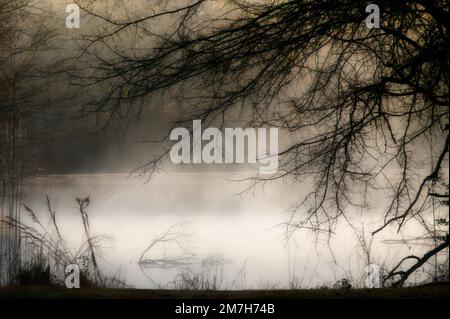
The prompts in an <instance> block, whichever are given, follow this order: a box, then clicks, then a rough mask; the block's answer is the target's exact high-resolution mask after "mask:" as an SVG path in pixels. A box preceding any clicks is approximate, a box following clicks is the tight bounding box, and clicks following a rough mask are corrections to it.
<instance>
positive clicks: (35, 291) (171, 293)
mask: <svg viewBox="0 0 450 319" xmlns="http://www.w3.org/2000/svg"><path fill="white" fill-rule="evenodd" d="M448 297H449V286H448V285H434V286H422V287H411V288H397V289H394V288H383V289H349V290H335V289H300V290H242V291H190V290H153V289H152V290H144V289H106V288H84V289H83V288H81V289H65V288H52V287H26V288H0V299H72V298H73V299H179V298H184V299H250V298H256V299H264V298H275V299H278V298H279V299H367V298H369V299H422V298H426V299H428V298H448Z"/></svg>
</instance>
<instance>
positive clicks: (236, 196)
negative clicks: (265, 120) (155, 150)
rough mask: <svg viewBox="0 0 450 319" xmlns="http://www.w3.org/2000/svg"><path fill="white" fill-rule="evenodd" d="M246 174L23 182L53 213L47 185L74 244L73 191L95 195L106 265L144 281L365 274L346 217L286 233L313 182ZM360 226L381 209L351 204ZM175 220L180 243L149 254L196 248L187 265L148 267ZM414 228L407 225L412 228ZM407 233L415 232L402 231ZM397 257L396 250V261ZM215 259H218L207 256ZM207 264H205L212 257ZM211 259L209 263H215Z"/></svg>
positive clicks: (310, 279) (37, 206)
mask: <svg viewBox="0 0 450 319" xmlns="http://www.w3.org/2000/svg"><path fill="white" fill-rule="evenodd" d="M248 176H249V175H248V174H244V173H234V174H233V173H222V172H213V173H211V172H208V173H205V172H170V173H160V174H156V175H154V176H153V177H152V179H151V180H150V181H149V182H147V183H146V182H145V180H143V179H142V178H138V177H136V176H128V175H126V174H85V175H48V176H42V177H33V178H30V179H28V180H27V181H26V183H25V191H24V193H25V195H24V196H25V197H24V202H25V203H26V204H27V205H29V206H30V207H32V208H33V210H35V211H36V213H37V214H38V215H39V216H44V215H45V214H46V201H45V194H47V195H48V196H49V198H50V200H51V203H52V207H53V209H54V210H55V211H56V214H57V222H58V224H59V225H60V227H61V231H62V233H63V234H64V236H65V237H66V238H67V241H68V243H69V246H70V247H74V248H77V247H78V246H79V244H80V243H81V236H82V234H83V232H82V228H81V227H82V224H81V220H80V214H79V211H78V205H77V203H76V201H75V198H76V197H83V196H90V199H91V204H90V206H89V207H88V209H87V211H88V213H89V218H90V224H91V230H92V233H93V234H103V235H109V238H108V239H107V240H105V241H104V242H103V248H102V254H101V265H102V268H103V270H104V272H105V273H108V274H112V275H118V276H120V277H121V278H122V279H124V280H125V281H126V282H127V284H129V285H131V286H134V287H137V288H155V287H170V285H171V282H173V280H174V279H175V278H177V275H179V274H180V272H182V271H183V270H185V271H186V270H189V271H192V272H195V271H201V269H202V265H203V271H204V272H208V273H209V275H211V276H212V275H213V274H220V278H221V279H220V280H221V283H222V284H221V287H220V288H222V289H245V288H274V287H276V288H287V287H289V283H290V282H293V281H294V282H295V283H296V284H297V285H301V286H302V287H316V286H320V285H323V284H328V285H330V284H331V285H332V284H333V283H334V282H336V281H337V280H339V279H341V278H344V277H345V278H350V277H352V276H353V277H354V278H352V280H353V281H354V282H355V283H356V281H358V280H359V281H360V280H361V276H363V274H364V267H365V263H364V258H363V255H362V251H361V249H360V248H359V247H358V240H357V238H356V235H355V232H354V230H352V229H351V228H350V227H348V226H346V225H344V224H343V223H342V224H341V225H340V226H339V227H338V229H337V230H336V235H333V239H332V240H331V241H330V242H329V245H328V241H327V238H326V237H323V238H319V239H318V240H316V237H315V236H313V235H312V234H311V233H310V232H308V231H298V232H296V233H295V234H294V235H293V236H292V237H290V238H289V239H287V238H286V228H285V227H284V226H283V225H282V224H283V223H284V222H285V221H287V218H288V217H289V216H290V212H291V210H290V207H292V206H293V205H295V203H296V202H297V200H298V198H300V196H299V195H301V194H303V193H304V192H305V191H307V186H306V185H302V184H301V183H298V182H297V183H292V182H290V181H281V180H280V181H276V182H271V183H267V184H265V185H264V187H262V186H258V187H256V188H253V189H250V190H248V191H246V192H244V193H242V191H244V190H246V189H247V187H248V186H249V183H248V182H236V180H242V179H243V178H245V177H248ZM353 216H354V218H355V219H354V223H353V225H354V226H355V228H357V229H358V231H361V230H362V227H363V226H364V228H365V230H366V232H367V233H366V235H367V237H370V236H369V235H370V234H369V231H370V230H371V229H372V230H373V229H374V228H375V226H374V225H377V224H378V223H376V222H377V221H380V217H381V215H380V214H379V212H375V211H373V212H371V211H369V212H367V211H366V212H365V214H364V215H362V214H361V212H356V211H355V212H354V213H353ZM173 225H178V226H177V227H176V229H177V231H178V232H180V233H181V234H182V235H183V237H182V238H181V243H182V248H180V247H179V246H177V245H173V243H170V242H168V243H161V244H158V245H155V246H154V247H153V248H152V249H150V250H149V251H148V252H147V253H146V255H145V257H146V258H150V259H158V258H164V257H170V258H178V257H183V256H189V258H190V259H191V260H192V262H191V263H190V264H189V265H185V266H181V267H173V268H162V269H159V268H148V269H144V271H145V273H144V272H143V269H141V268H140V267H139V265H138V261H139V259H140V256H141V254H142V253H143V251H144V250H145V248H146V247H147V246H148V245H149V244H150V243H151V242H152V240H153V239H154V238H156V237H157V236H158V235H161V234H162V233H164V232H165V231H166V230H167V229H168V228H169V227H170V226H173ZM413 228H414V227H408V230H410V231H412V234H413V233H414V232H413V230H414V229H413ZM403 236H404V238H408V234H407V233H404V234H403ZM390 238H395V239H398V238H399V237H398V235H397V234H396V232H395V229H392V231H389V230H388V231H387V232H385V233H383V234H381V236H378V237H377V240H376V241H375V242H374V244H373V246H372V254H373V256H374V260H377V258H378V260H377V261H379V262H380V263H388V264H390V263H391V262H392V261H393V262H395V260H396V259H395V258H392V257H395V256H397V255H398V254H400V253H402V254H405V253H408V252H410V253H412V252H413V251H412V250H410V248H409V247H408V245H407V244H398V243H397V244H392V243H391V244H389V243H387V242H385V241H384V240H385V239H390ZM391 259H393V260H392V261H391ZM208 260H209V261H211V260H213V261H215V262H213V266H211V265H209V264H207V262H208ZM205 265H206V266H205ZM208 265H209V266H208Z"/></svg>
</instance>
